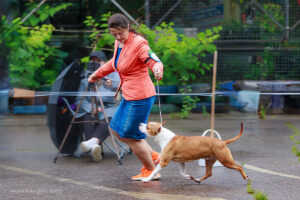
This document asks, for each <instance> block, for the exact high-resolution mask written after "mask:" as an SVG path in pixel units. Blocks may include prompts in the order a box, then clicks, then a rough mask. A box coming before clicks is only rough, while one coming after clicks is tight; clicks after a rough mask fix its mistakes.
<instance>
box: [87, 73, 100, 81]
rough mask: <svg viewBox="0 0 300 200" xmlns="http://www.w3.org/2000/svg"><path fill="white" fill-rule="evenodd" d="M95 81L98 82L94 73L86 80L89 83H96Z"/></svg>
mask: <svg viewBox="0 0 300 200" xmlns="http://www.w3.org/2000/svg"><path fill="white" fill-rule="evenodd" d="M97 80H98V77H97V76H96V75H95V74H94V73H93V74H91V75H90V76H89V78H88V82H89V83H96V82H97Z"/></svg>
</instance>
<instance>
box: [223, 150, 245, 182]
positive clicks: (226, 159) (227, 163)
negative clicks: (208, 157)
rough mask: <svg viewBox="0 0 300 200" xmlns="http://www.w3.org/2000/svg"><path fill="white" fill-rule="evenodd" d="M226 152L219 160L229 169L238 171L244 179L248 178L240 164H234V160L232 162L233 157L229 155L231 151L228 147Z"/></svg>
mask: <svg viewBox="0 0 300 200" xmlns="http://www.w3.org/2000/svg"><path fill="white" fill-rule="evenodd" d="M226 151H227V153H226V154H224V155H226V156H224V157H223V158H222V159H220V160H219V161H220V162H221V163H222V164H223V165H224V166H225V167H228V168H230V169H234V170H236V171H238V172H240V174H241V175H242V177H243V178H244V179H245V180H249V178H248V176H247V175H246V174H245V172H244V170H243V168H242V166H241V165H238V164H236V162H234V160H233V157H232V155H231V152H230V150H229V149H226Z"/></svg>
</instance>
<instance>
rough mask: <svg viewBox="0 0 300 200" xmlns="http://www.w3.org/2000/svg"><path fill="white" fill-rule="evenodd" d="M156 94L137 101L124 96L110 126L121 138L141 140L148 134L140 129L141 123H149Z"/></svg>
mask: <svg viewBox="0 0 300 200" xmlns="http://www.w3.org/2000/svg"><path fill="white" fill-rule="evenodd" d="M154 101H155V96H153V97H149V98H147V99H142V100H137V101H127V100H125V99H124V98H122V101H121V103H120V105H119V107H118V110H117V112H116V113H115V114H114V116H113V118H112V119H111V121H110V128H111V129H112V130H114V131H115V132H117V133H118V134H119V136H120V137H121V138H130V139H136V140H141V139H145V138H146V135H145V134H144V133H142V132H141V131H140V130H139V124H140V123H147V120H148V117H149V115H150V111H151V108H152V106H153V103H154Z"/></svg>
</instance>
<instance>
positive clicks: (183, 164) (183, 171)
mask: <svg viewBox="0 0 300 200" xmlns="http://www.w3.org/2000/svg"><path fill="white" fill-rule="evenodd" d="M178 166H179V171H180V175H182V176H184V177H185V178H186V179H190V178H191V176H190V175H188V174H187V173H186V169H185V163H184V162H180V163H178Z"/></svg>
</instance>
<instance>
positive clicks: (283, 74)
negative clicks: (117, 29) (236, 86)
mask: <svg viewBox="0 0 300 200" xmlns="http://www.w3.org/2000/svg"><path fill="white" fill-rule="evenodd" d="M148 20H149V22H148V25H149V26H150V27H154V26H156V25H158V24H159V23H161V22H162V21H164V22H167V23H168V22H173V23H174V28H175V29H176V31H177V32H178V33H184V34H186V35H195V34H197V33H198V32H201V31H204V30H205V29H209V28H212V27H214V26H218V25H222V26H223V30H222V32H221V34H220V35H221V38H220V39H219V40H218V41H217V42H216V43H215V44H216V45H217V47H218V51H219V58H218V60H219V61H218V80H219V81H228V80H245V79H251V80H299V79H300V0H298V1H289V0H259V1H250V0H243V1H237V0H203V1H199V0H190V1H188V0H149V15H148ZM207 59H210V60H211V61H212V58H211V57H208V58H207ZM207 76H211V74H210V73H208V74H207Z"/></svg>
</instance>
